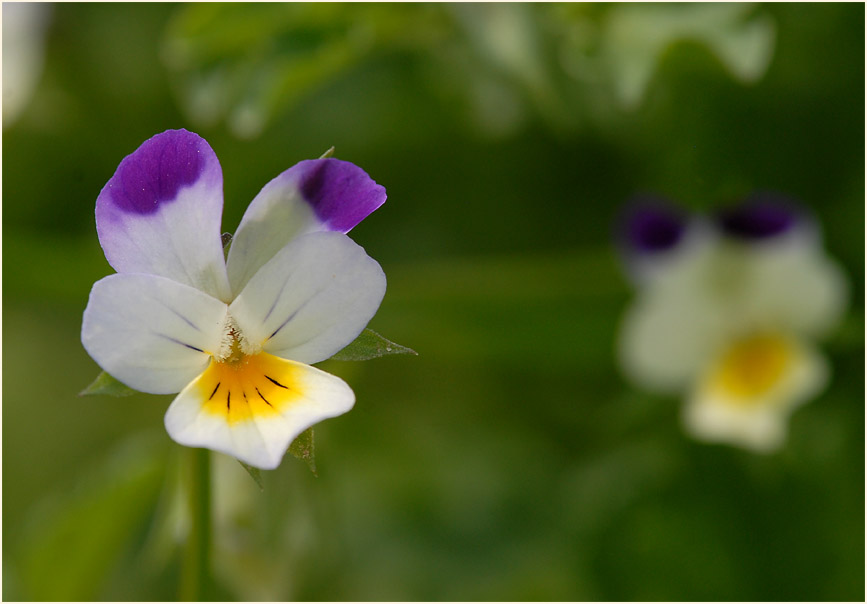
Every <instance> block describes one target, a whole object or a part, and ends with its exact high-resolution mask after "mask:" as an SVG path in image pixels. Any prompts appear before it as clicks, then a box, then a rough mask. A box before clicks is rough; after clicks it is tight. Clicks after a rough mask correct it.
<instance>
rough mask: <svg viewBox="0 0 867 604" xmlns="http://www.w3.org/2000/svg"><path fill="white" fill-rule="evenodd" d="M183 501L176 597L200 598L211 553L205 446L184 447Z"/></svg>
mask: <svg viewBox="0 0 867 604" xmlns="http://www.w3.org/2000/svg"><path fill="white" fill-rule="evenodd" d="M187 451H188V455H187V459H188V463H189V465H188V474H187V480H186V481H185V482H186V485H187V503H188V506H189V513H190V532H189V535H188V537H187V547H186V551H185V552H184V560H183V567H182V568H181V585H180V595H179V600H181V601H186V602H195V601H198V600H201V599H203V597H204V594H205V592H206V589H207V585H208V581H209V580H210V577H209V574H210V573H209V569H210V553H211V457H210V451H208V449H188V450H187Z"/></svg>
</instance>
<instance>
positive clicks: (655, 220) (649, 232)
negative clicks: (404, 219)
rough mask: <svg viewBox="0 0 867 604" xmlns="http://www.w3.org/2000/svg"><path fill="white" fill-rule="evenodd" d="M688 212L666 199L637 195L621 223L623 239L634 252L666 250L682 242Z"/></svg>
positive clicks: (645, 252) (644, 252)
mask: <svg viewBox="0 0 867 604" xmlns="http://www.w3.org/2000/svg"><path fill="white" fill-rule="evenodd" d="M686 225H687V220H686V216H685V215H684V214H683V213H682V212H681V211H679V210H677V209H676V208H674V207H672V206H671V204H670V203H668V202H667V201H666V200H665V199H663V198H661V197H654V196H641V197H637V198H635V199H634V200H633V201H632V202H631V203H630V204H629V207H627V209H626V211H625V212H624V216H623V218H622V219H621V224H620V234H619V236H620V240H621V242H622V243H623V245H624V246H625V247H626V248H627V249H628V250H629V252H631V253H637V254H653V253H656V252H663V251H666V250H669V249H671V248H673V247H675V246H676V245H677V244H678V243H680V241H681V239H682V238H683V235H684V233H685V232H686Z"/></svg>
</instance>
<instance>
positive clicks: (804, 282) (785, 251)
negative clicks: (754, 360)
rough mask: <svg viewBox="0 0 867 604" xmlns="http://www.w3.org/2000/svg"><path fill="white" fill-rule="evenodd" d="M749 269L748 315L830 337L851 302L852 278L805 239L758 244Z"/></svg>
mask: <svg viewBox="0 0 867 604" xmlns="http://www.w3.org/2000/svg"><path fill="white" fill-rule="evenodd" d="M749 260H750V268H749V270H748V271H746V272H745V277H746V279H748V284H747V285H745V287H744V296H745V298H746V296H747V295H748V296H749V298H748V299H745V300H744V303H743V307H744V314H745V315H747V316H754V317H756V320H757V322H758V321H761V322H763V323H765V324H774V325H780V326H782V327H784V328H786V329H789V330H792V331H795V332H797V333H800V334H803V335H809V336H813V337H816V336H821V335H824V334H825V333H826V332H827V331H828V330H829V329H831V328H832V327H833V326H834V324H835V323H836V322H837V321H838V320H839V319H840V317H841V315H842V313H843V310H844V309H845V306H846V302H847V297H848V296H847V293H848V292H847V289H848V287H847V283H846V278H845V276H844V275H843V272H842V271H841V270H840V268H839V267H838V266H837V265H836V264H835V263H834V262H832V261H831V260H830V259H829V258H828V257H827V256H825V254H824V253H823V252H822V250H821V249H819V248H818V247H816V246H814V245H809V241H805V240H803V239H794V238H793V239H788V240H784V241H781V242H780V244H779V245H768V246H756V247H755V248H754V251H753V252H752V254H751V257H750V259H749Z"/></svg>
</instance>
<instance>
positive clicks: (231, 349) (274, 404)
mask: <svg viewBox="0 0 867 604" xmlns="http://www.w3.org/2000/svg"><path fill="white" fill-rule="evenodd" d="M303 373H304V371H303V366H302V365H300V364H299V363H295V362H293V361H287V360H285V359H281V358H279V357H275V356H273V355H270V354H268V353H266V352H261V346H256V345H254V344H252V343H251V342H250V341H249V340H247V339H246V338H245V337H244V334H243V333H242V332H241V330H240V328H239V327H238V325H237V323H236V322H235V320H234V318H232V316H231V315H229V316H227V318H226V324H225V327H224V330H223V341H222V344H221V345H220V350H219V351H218V352H217V353H216V354H213V355H212V356H211V362H210V364H209V365H208V367H207V369H205V371H204V373H202V375H200V376H199V378H198V379H197V380H196V387H197V388H198V395H199V396H200V397H201V400H202V401H203V402H204V405H203V408H204V410H205V411H206V412H208V413H211V414H213V415H220V416H224V417H225V418H226V421H227V422H228V423H229V424H235V423H237V422H242V421H250V420H252V419H254V418H256V417H271V416H274V415H279V414H280V412H281V411H283V410H284V409H286V407H288V406H289V405H291V404H292V402H293V401H296V400H298V399H300V398H303V396H304V394H303V388H302V385H303V384H302V376H303Z"/></svg>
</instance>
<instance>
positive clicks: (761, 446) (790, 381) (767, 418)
mask: <svg viewBox="0 0 867 604" xmlns="http://www.w3.org/2000/svg"><path fill="white" fill-rule="evenodd" d="M781 341H783V342H784V343H785V346H786V347H787V348H788V350H787V352H786V355H787V361H786V365H785V367H784V368H783V370H782V372H781V373H780V375H779V377H778V378H777V379H776V380H775V382H774V383H773V384H771V385H770V387H768V388H766V389H762V391H761V392H756V393H755V394H754V395H745V394H744V393H742V392H740V393H738V392H731V391H728V390H727V389H726V388H724V387H720V384H719V383H718V382H717V381H716V380H715V379H714V375H715V374H716V371H717V370H718V367H717V366H716V365H712V366H710V367H708V368H707V371H706V372H705V375H704V377H703V378H702V380H701V381H699V382H698V383H697V385H696V387H695V389H694V392H693V393H692V394H691V396H690V399H689V401H688V402H687V405H686V406H685V407H684V414H683V421H684V426H685V428H686V430H687V431H688V432H689V433H690V434H692V435H693V436H694V437H696V438H698V439H700V440H705V441H708V442H726V443H730V444H734V445H738V446H742V447H746V448H749V449H752V450H755V451H760V452H769V451H773V450H775V449H778V448H779V447H780V446H781V445H782V444H783V442H784V440H785V436H786V423H787V421H788V418H789V415H790V414H791V413H792V411H793V410H794V409H795V408H796V407H797V406H799V405H801V404H803V403H805V402H807V401H809V400H810V399H811V398H812V397H813V396H815V395H816V394H817V393H818V392H820V391H821V390H822V388H823V387H824V386H825V384H826V383H827V380H828V375H829V370H828V366H827V362H826V361H825V359H824V358H822V357H821V356H820V355H819V354H818V352H816V350H815V349H813V348H812V347H811V346H809V345H807V344H805V343H803V342H800V341H798V340H795V339H793V338H785V339H784V340H781ZM718 363H719V361H717V364H718Z"/></svg>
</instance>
